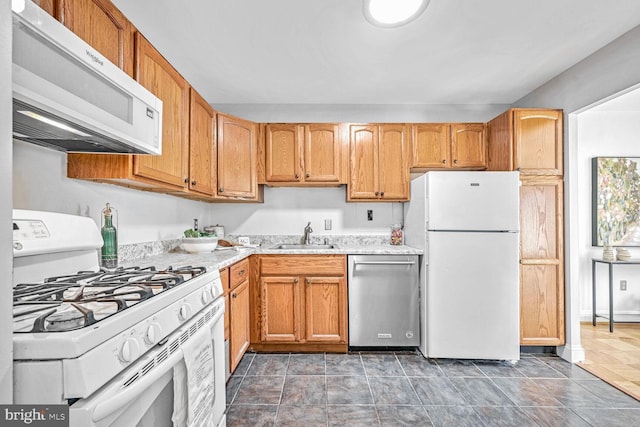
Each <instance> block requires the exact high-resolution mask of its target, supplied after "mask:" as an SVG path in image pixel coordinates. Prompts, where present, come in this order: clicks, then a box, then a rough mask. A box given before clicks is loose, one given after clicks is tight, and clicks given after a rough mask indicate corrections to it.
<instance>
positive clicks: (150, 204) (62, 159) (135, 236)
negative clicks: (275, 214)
mask: <svg viewBox="0 0 640 427" xmlns="http://www.w3.org/2000/svg"><path fill="white" fill-rule="evenodd" d="M7 145H8V144H7ZM13 148H14V150H13V151H14V152H13V168H14V173H13V193H14V194H13V207H14V208H17V209H34V210H44V211H52V212H60V213H67V214H73V215H83V216H89V217H91V218H93V219H94V221H96V223H97V224H98V225H100V223H101V211H102V208H104V206H105V204H106V203H107V202H109V203H111V205H112V206H113V207H115V208H116V209H117V211H118V243H119V244H127V243H139V242H155V241H159V240H169V239H177V238H178V237H180V236H182V232H183V231H184V230H185V229H187V228H191V226H192V224H193V218H199V223H200V224H201V225H203V224H205V223H208V222H210V221H211V211H212V209H211V206H212V205H211V204H208V203H203V202H196V201H192V200H187V199H182V198H178V197H174V196H168V195H164V194H156V193H151V192H146V191H138V190H132V189H129V188H124V187H119V186H115V185H111V184H101V183H95V182H90V181H82V180H77V179H69V178H67V155H66V154H65V153H62V152H59V151H55V150H52V149H49V148H44V147H40V146H37V145H34V144H29V143H25V142H22V141H17V140H14V143H13Z"/></svg>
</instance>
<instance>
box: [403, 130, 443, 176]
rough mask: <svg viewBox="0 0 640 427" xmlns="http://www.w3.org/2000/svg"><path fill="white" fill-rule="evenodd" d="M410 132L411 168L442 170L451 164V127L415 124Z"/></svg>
mask: <svg viewBox="0 0 640 427" xmlns="http://www.w3.org/2000/svg"><path fill="white" fill-rule="evenodd" d="M411 131H412V132H411V133H412V138H411V147H412V152H413V156H412V163H411V167H412V168H424V169H435V168H443V167H447V165H449V164H450V163H451V159H450V157H451V156H450V154H451V153H450V146H451V127H450V126H449V125H448V124H444V123H423V124H416V125H413V126H412V129H411Z"/></svg>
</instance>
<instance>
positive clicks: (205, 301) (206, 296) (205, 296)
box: [200, 289, 212, 305]
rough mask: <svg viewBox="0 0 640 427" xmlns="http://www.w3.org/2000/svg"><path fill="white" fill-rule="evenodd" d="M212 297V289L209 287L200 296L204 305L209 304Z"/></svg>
mask: <svg viewBox="0 0 640 427" xmlns="http://www.w3.org/2000/svg"><path fill="white" fill-rule="evenodd" d="M211 298H212V297H211V291H210V290H209V289H205V290H204V291H202V295H201V297H200V300H201V301H202V305H207V304H209V302H211Z"/></svg>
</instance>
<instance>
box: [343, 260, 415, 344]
mask: <svg viewBox="0 0 640 427" xmlns="http://www.w3.org/2000/svg"><path fill="white" fill-rule="evenodd" d="M348 258H349V267H348V268H349V345H350V346H355V347H416V346H418V345H420V305H419V298H420V296H419V282H418V265H419V264H418V255H349V257H348Z"/></svg>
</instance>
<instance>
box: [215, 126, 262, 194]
mask: <svg viewBox="0 0 640 427" xmlns="http://www.w3.org/2000/svg"><path fill="white" fill-rule="evenodd" d="M257 142H258V126H257V125H256V124H255V123H253V122H250V121H248V120H242V119H239V118H236V117H232V116H228V115H225V114H218V144H217V145H218V189H217V190H218V193H217V195H218V197H222V198H240V199H257V197H258V189H257V187H258V175H257V156H258V145H257Z"/></svg>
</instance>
